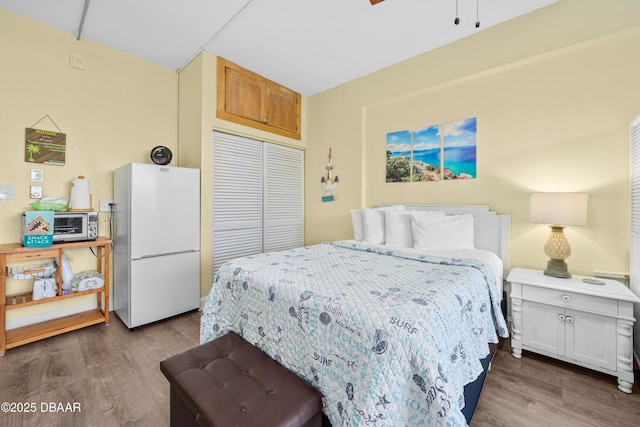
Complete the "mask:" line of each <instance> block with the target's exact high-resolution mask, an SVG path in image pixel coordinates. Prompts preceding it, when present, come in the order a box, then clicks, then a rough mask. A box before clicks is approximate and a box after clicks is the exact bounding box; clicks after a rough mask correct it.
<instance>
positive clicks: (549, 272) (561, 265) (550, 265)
mask: <svg viewBox="0 0 640 427" xmlns="http://www.w3.org/2000/svg"><path fill="white" fill-rule="evenodd" d="M544 274H545V276H551V277H559V278H561V279H571V274H570V273H569V271H568V270H567V263H566V262H564V261H563V260H561V259H550V260H549V261H547V269H546V270H545V271H544Z"/></svg>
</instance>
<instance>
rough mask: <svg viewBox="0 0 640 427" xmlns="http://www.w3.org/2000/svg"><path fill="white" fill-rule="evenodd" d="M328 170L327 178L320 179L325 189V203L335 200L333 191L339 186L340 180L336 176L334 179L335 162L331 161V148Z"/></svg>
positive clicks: (326, 167) (323, 197) (323, 195)
mask: <svg viewBox="0 0 640 427" xmlns="http://www.w3.org/2000/svg"><path fill="white" fill-rule="evenodd" d="M325 169H326V170H327V176H326V177H325V176H323V177H322V178H320V182H321V183H322V187H324V192H323V193H322V201H323V202H332V201H333V200H334V198H333V194H331V193H332V192H333V190H335V189H336V187H337V186H338V181H339V178H338V176H337V175H336V176H335V177H332V172H333V160H332V159H331V148H329V160H328V161H327V166H325Z"/></svg>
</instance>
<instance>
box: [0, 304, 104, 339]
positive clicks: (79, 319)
mask: <svg viewBox="0 0 640 427" xmlns="http://www.w3.org/2000/svg"><path fill="white" fill-rule="evenodd" d="M98 323H105V316H104V314H103V313H102V311H100V309H97V308H96V309H95V310H89V311H84V312H82V313H78V314H74V315H71V316H65V317H60V318H58V319H54V320H49V321H46V322H42V323H36V324H34V325H29V326H24V327H22V328H16V329H10V330H8V331H7V335H6V343H7V348H13V347H18V346H20V345H24V344H28V343H30V342H34V341H38V340H41V339H43V338H49V337H52V336H54V335H59V334H62V333H65V332H70V331H75V330H76V329H80V328H84V327H86V326H91V325H96V324H98Z"/></svg>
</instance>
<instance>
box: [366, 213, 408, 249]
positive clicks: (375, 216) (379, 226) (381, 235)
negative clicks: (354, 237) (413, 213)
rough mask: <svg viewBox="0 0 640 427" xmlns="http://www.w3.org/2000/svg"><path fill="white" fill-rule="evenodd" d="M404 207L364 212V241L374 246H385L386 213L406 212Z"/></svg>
mask: <svg viewBox="0 0 640 427" xmlns="http://www.w3.org/2000/svg"><path fill="white" fill-rule="evenodd" d="M404 210H405V209H404V206H402V205H394V206H385V207H383V208H375V209H371V208H367V209H363V210H362V222H363V230H364V241H365V242H367V243H371V244H374V245H382V244H384V242H385V240H386V237H385V234H386V233H385V212H391V211H404Z"/></svg>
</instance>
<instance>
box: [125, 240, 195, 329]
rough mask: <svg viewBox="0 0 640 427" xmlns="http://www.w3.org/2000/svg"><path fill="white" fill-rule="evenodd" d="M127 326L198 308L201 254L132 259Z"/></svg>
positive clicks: (131, 326)
mask: <svg viewBox="0 0 640 427" xmlns="http://www.w3.org/2000/svg"><path fill="white" fill-rule="evenodd" d="M130 289H131V291H130V292H131V299H130V301H129V313H130V323H129V324H128V325H127V326H128V327H129V328H134V327H136V326H140V325H144V324H147V323H151V322H155V321H157V320H161V319H166V318H167V317H171V316H174V315H176V314H180V313H184V312H187V311H190V310H194V309H196V308H199V307H200V253H199V252H187V253H182V254H175V255H167V256H158V257H153V258H144V259H138V260H133V261H131V284H130Z"/></svg>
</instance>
